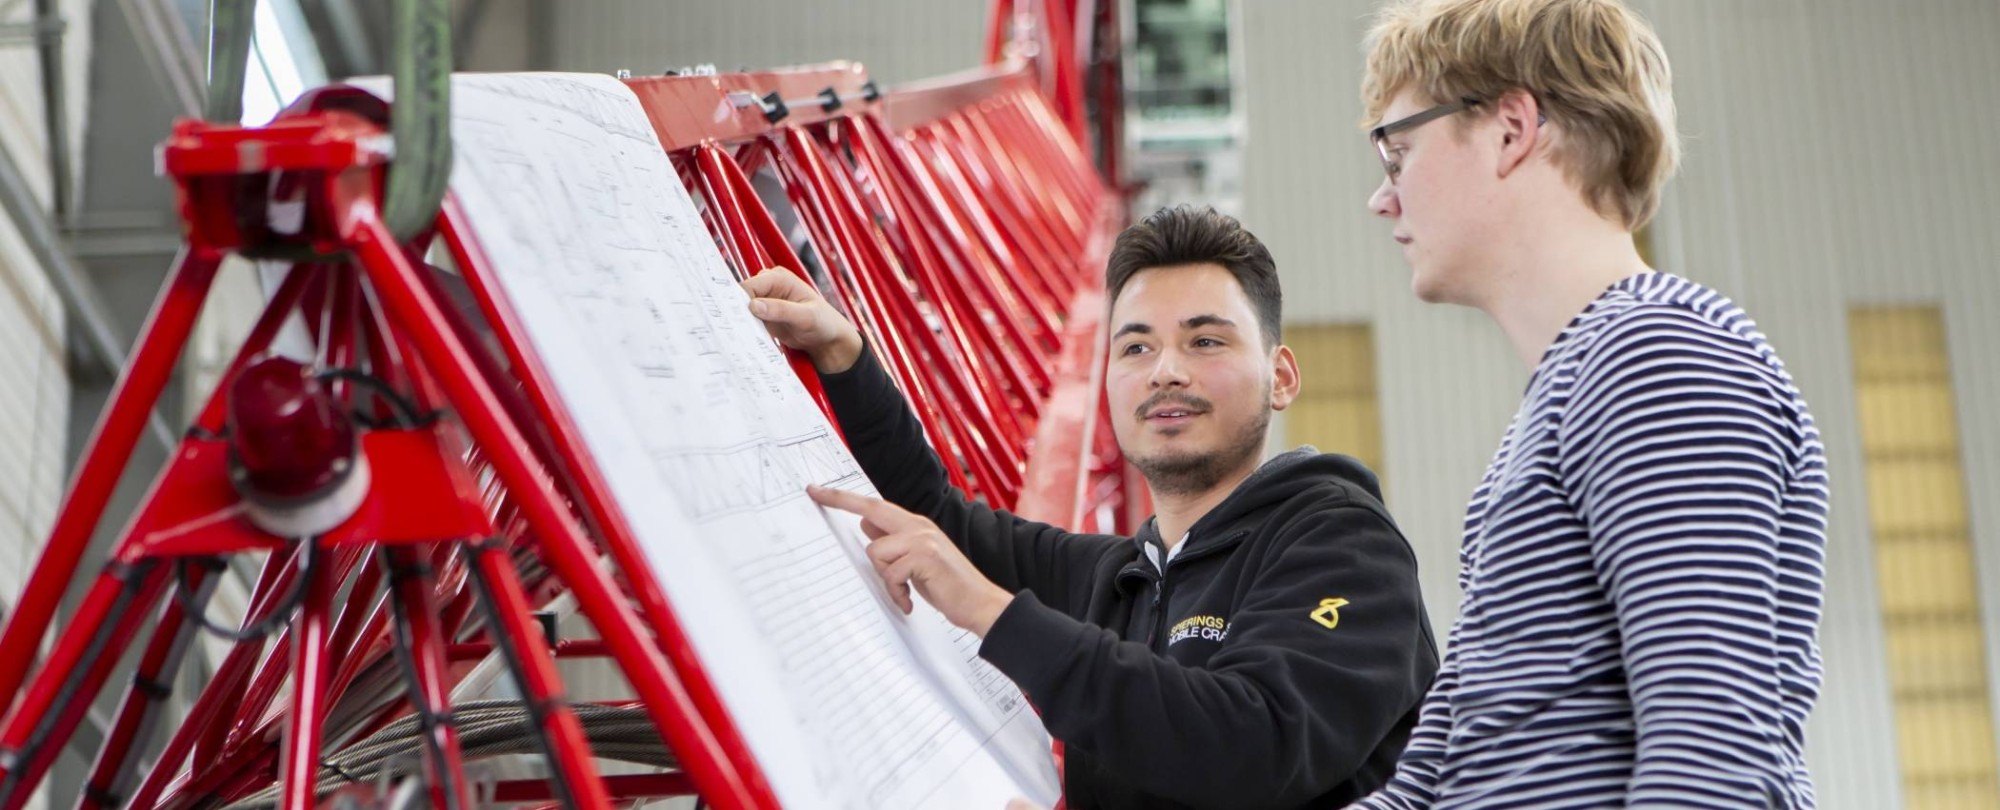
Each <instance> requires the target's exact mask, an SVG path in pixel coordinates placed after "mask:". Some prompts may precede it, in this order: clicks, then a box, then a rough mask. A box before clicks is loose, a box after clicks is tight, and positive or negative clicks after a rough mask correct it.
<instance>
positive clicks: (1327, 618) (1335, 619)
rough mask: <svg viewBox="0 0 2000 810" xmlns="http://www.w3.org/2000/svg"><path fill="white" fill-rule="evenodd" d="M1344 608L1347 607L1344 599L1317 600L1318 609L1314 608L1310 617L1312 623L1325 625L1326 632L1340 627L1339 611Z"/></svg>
mask: <svg viewBox="0 0 2000 810" xmlns="http://www.w3.org/2000/svg"><path fill="white" fill-rule="evenodd" d="M1344 607H1347V600H1345V599H1340V598H1337V597H1336V598H1333V599H1321V600H1319V607H1317V608H1314V609H1313V612H1312V613H1311V614H1310V615H1311V616H1312V620H1313V621H1316V622H1319V623H1320V624H1322V625H1325V626H1326V629H1328V630H1332V629H1333V628H1335V627H1338V626H1340V609H1341V608H1344Z"/></svg>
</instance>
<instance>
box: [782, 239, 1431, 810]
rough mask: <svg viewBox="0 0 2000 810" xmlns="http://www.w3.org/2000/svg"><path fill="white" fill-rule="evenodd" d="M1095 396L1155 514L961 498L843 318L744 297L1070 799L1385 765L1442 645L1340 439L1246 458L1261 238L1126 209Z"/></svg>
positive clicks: (899, 564) (901, 596) (1113, 804)
mask: <svg viewBox="0 0 2000 810" xmlns="http://www.w3.org/2000/svg"><path fill="white" fill-rule="evenodd" d="M1108 282H1109V283H1108V288H1109V290H1108V291H1109V294H1110V298H1111V302H1112V303H1111V313H1110V319H1111V320H1110V324H1111V329H1112V335H1111V346H1110V360H1109V365H1108V368H1107V369H1106V379H1105V395H1106V397H1107V398H1108V400H1109V403H1110V407H1111V412H1112V414H1113V415H1114V423H1115V431H1116V435H1117V439H1118V445H1119V447H1120V448H1121V449H1122V450H1123V451H1124V453H1125V456H1126V457H1127V458H1129V459H1131V461H1132V462H1133V464H1134V465H1135V466H1137V467H1138V468H1139V470H1140V471H1141V472H1142V473H1144V474H1145V476H1146V480H1147V482H1148V483H1149V484H1150V485H1151V487H1152V491H1153V498H1154V502H1155V505H1156V506H1157V507H1158V510H1159V512H1158V514H1157V515H1156V516H1155V517H1154V518H1153V519H1151V520H1149V521H1147V523H1146V525H1145V526H1144V527H1143V528H1142V529H1141V530H1140V532H1139V535H1138V536H1137V537H1129V538H1128V537H1111V536H1102V535H1084V534H1071V533H1068V532H1065V531H1063V530H1061V529H1058V528H1056V527H1054V526H1049V525H1045V524H1041V523H1035V522H1032V521H1028V520H1023V519H1021V518H1019V517H1016V516H1014V515H1011V514H1009V513H1007V512H1006V511H1003V510H997V509H992V508H990V507H988V506H986V505H984V504H980V503H976V502H972V501H969V500H967V499H966V498H965V497H964V496H963V495H962V494H961V493H959V492H958V491H956V490H954V489H952V488H951V486H950V485H949V484H948V483H947V482H946V475H945V469H944V467H943V465H942V464H941V463H940V461H939V459H938V458H937V456H936V455H935V454H934V453H932V452H931V450H930V449H929V447H928V446H926V445H925V443H924V438H923V433H922V430H921V428H920V426H919V424H918V423H917V420H916V418H915V416H914V415H913V414H912V412H911V410H910V405H909V403H907V402H905V401H904V400H903V398H902V396H901V395H900V394H899V393H898V392H897V390H896V388H895V386H894V384H893V383H892V382H891V381H890V378H889V376H888V375H887V374H885V373H884V372H883V370H882V368H881V367H880V366H879V365H877V364H876V361H875V359H874V357H873V356H872V355H871V354H870V353H869V352H868V350H867V348H866V347H865V346H864V345H863V343H862V339H861V336H860V334H859V333H858V332H857V331H855V329H854V327H853V326H852V325H851V324H849V323H848V322H847V321H845V320H844V319H842V318H841V316H840V315H839V314H838V313H837V312H835V311H834V309H833V308H832V307H831V306H829V305H828V304H827V303H826V302H825V301H824V300H822V299H821V298H820V297H819V296H818V294H817V293H816V292H815V291H814V290H813V289H812V288H811V287H810V286H809V285H807V284H805V283H804V282H802V281H799V280H798V279H797V278H796V277H795V276H793V275H792V274H790V273H762V274H759V275H757V276H756V277H754V278H752V279H750V280H749V281H748V282H746V283H745V285H744V286H745V287H746V288H747V289H748V290H749V292H750V294H751V297H752V299H753V300H752V303H751V311H752V312H754V313H755V314H756V315H757V316H758V317H759V318H761V319H763V320H764V321H765V323H766V324H767V325H768V326H769V327H770V329H771V331H772V334H774V335H776V336H777V337H778V338H779V339H780V340H781V341H783V342H784V343H785V344H786V345H788V346H792V347H794V348H797V349H800V350H803V351H805V352H806V353H807V354H808V355H809V356H810V357H811V358H812V360H813V363H814V365H815V366H816V367H817V368H818V369H819V372H820V375H821V379H822V380H823V381H824V383H825V385H826V391H827V394H828V396H829V398H830V399H831V400H832V403H833V407H834V411H835V412H836V414H837V416H838V419H839V422H840V427H841V430H842V431H843V432H844V433H845V434H846V436H847V440H848V442H849V445H850V446H851V448H852V449H853V451H854V455H855V458H856V459H858V460H859V461H860V463H861V466H862V468H863V469H864V470H865V471H866V472H867V473H868V476H869V478H870V479H872V480H873V481H874V482H875V485H876V486H877V487H878V488H879V489H880V490H881V492H882V493H883V496H884V497H885V498H886V499H887V500H886V502H884V501H877V500H874V499H870V498H865V497H862V496H859V495H856V494H854V493H848V492H839V491H824V490H814V491H813V493H812V494H813V498H814V499H815V500H817V501H819V502H820V503H822V504H825V505H828V506H830V507H833V508H838V509H844V510H847V511H850V512H854V513H856V514H859V515H861V516H862V518H863V530H864V531H865V532H866V533H867V534H868V535H869V537H870V538H871V541H872V542H871V544H870V546H869V549H868V555H869V557H870V559H871V560H873V562H874V563H875V567H876V569H877V571H878V572H879V573H881V575H882V577H883V579H884V581H885V583H886V584H887V586H888V589H889V592H890V594H891V595H892V597H893V598H896V599H897V600H899V601H900V602H902V603H903V604H905V606H906V607H907V604H908V593H909V589H910V588H912V587H914V588H915V589H916V591H917V592H918V593H920V594H922V595H923V597H924V599H925V600H926V601H928V602H929V603H930V604H932V605H933V606H935V607H936V608H937V609H938V610H939V612H941V613H943V614H944V616H945V617H946V618H947V619H949V620H950V621H951V622H952V623H953V624H956V625H958V626H959V627H962V628H965V629H967V630H970V631H971V632H973V633H976V634H978V635H979V636H980V637H981V638H982V639H983V642H982V645H981V647H980V655H981V656H982V657H984V658H985V659H986V660H988V661H990V662H992V663H993V665H994V666H996V667H997V668H999V669H1000V670H1001V671H1002V672H1004V673H1006V674H1007V675H1008V677H1010V678H1012V679H1013V680H1014V682H1015V683H1017V684H1019V685H1020V686H1021V688H1022V689H1023V690H1024V691H1026V692H1027V694H1028V696H1029V698H1030V699H1031V700H1032V701H1033V702H1034V704H1035V706H1036V708H1037V709H1039V710H1040V712H1041V715H1042V720H1043V722H1044V723H1045V724H1046V725H1047V726H1048V728H1049V730H1050V732H1051V733H1053V734H1054V735H1055V736H1056V737H1057V738H1058V739H1060V740H1062V741H1063V742H1064V743H1065V749H1064V750H1065V756H1066V773H1065V785H1064V789H1065V795H1066V800H1067V803H1068V805H1069V806H1070V807H1073V808H1077V809H1078V810H1096V809H1098V808H1138V807H1147V808H1173V807H1229V808H1252V807H1299V806H1311V807H1324V806H1327V805H1329V804H1338V803H1342V802H1345V801H1349V800H1352V799H1355V798H1358V797H1360V796H1363V795H1365V794H1367V793H1368V792H1369V791H1372V790H1374V789H1375V788H1377V787H1379V786H1380V785H1382V784H1383V782H1384V781H1385V780H1386V779H1387V778H1388V776H1389V774H1390V772H1391V769H1392V767H1393V763H1394V761H1395V759H1396V757H1397V755H1398V753H1399V752H1400V751H1401V750H1402V748H1403V743H1404V739H1405V737H1406V736H1407V734H1408V732H1409V729H1410V727H1411V725H1412V724H1413V723H1414V722H1415V720H1416V714H1415V709H1416V705H1417V701H1418V699H1419V697H1420V696H1421V695H1422V694H1423V691H1424V689H1425V688H1426V687H1427V686H1428V685H1429V684H1430V681H1431V677H1432V675H1433V674H1434V672H1435V670H1436V667H1437V653H1436V648H1435V645H1434V644H1433V642H1432V639H1431V631H1430V622H1429V620H1428V619H1427V618H1426V617H1425V614H1424V608H1423V600H1422V597H1421V595H1420V593H1419V591H1418V586H1417V571H1416V560H1415V558H1414V556H1413V555H1412V553H1411V551H1410V548H1409V545H1408V543H1406V542H1405V541H1404V539H1403V537H1402V535H1401V534H1400V533H1399V532H1398V531H1397V529H1396V527H1395V524H1394V523H1393V522H1392V521H1391V520H1390V518H1389V514H1388V512H1387V511H1386V510H1385V509H1384V508H1383V506H1382V502H1381V495H1380V493H1379V491H1378V489H1377V486H1376V482H1375V476H1374V475H1373V474H1372V473H1370V472H1369V471H1368V470H1367V468H1365V467H1363V466H1362V465H1361V464H1359V463H1357V462H1355V461H1354V460H1353V459H1350V458H1347V457H1344V456H1337V455H1328V454H1321V453H1319V452H1317V451H1315V450H1313V449H1312V448H1301V449H1298V450H1294V451H1291V452H1289V453H1285V454H1283V455H1280V456H1278V457H1276V458H1274V459H1272V460H1271V461H1269V462H1264V463H1262V464H1260V461H1261V460H1262V458H1263V456H1264V443H1265V433H1266V430H1267V427H1268V425H1269V424H1270V418H1271V412H1272V411H1274V410H1279V409H1282V408H1284V407H1286V406H1287V405H1289V404H1290V403H1291V401H1292V399H1293V397H1294V396H1296V395H1297V393H1298V385H1299V373H1298V366H1297V365H1296V363H1294V361H1293V360H1292V354H1291V350H1289V349H1287V348H1285V347H1284V346H1282V345H1280V344H1279V342H1278V337H1279V316H1280V314H1281V299H1280V293H1279V289H1278V279H1277V272H1276V266H1275V264H1274V262H1273V261H1272V259H1271V255H1270V253H1269V251H1267V250H1265V248H1264V246H1263V244H1262V243H1260V242H1258V241H1257V239H1256V237H1254V236H1252V235H1251V234H1250V233H1249V232H1248V231H1246V230H1244V229H1243V228H1242V226H1241V225H1239V224H1238V223H1237V222H1236V220H1234V219H1232V218H1229V217H1226V216H1223V215H1221V214H1217V213H1215V212H1214V211H1212V210H1206V209H1203V210H1196V209H1191V208H1175V209H1168V210H1162V211H1160V212H1159V213H1156V214H1154V215H1153V216H1151V217H1148V218H1147V219H1146V221H1145V222H1143V223H1141V224H1139V225H1135V226H1133V227H1132V228H1130V229H1128V230H1126V231H1125V233H1124V234H1123V235H1121V236H1120V237H1119V239H1118V241H1117V244H1116V245H1115V246H1114V248H1113V250H1112V253H1111V257H1110V262H1109V275H1108Z"/></svg>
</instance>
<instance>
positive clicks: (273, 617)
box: [174, 537, 319, 642]
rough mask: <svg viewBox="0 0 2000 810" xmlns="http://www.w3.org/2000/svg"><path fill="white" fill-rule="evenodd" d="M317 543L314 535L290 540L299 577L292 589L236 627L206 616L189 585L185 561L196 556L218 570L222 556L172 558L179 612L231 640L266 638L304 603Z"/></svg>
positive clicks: (187, 561)
mask: <svg viewBox="0 0 2000 810" xmlns="http://www.w3.org/2000/svg"><path fill="white" fill-rule="evenodd" d="M317 545H319V543H318V538H316V537H306V538H300V539H295V540H292V541H291V543H290V545H289V546H288V547H287V548H288V550H292V551H296V552H298V557H299V562H298V568H299V574H298V578H297V579H294V580H293V581H292V587H291V589H290V590H287V591H286V592H285V596H284V598H283V599H280V600H278V602H277V604H275V605H273V606H272V607H271V610H270V612H268V613H265V614H264V618H262V619H258V620H257V621H256V622H254V623H252V624H251V625H249V626H248V627H244V628H242V629H240V630H239V629H235V628H230V627H225V626H223V625H219V624H216V623H215V622H214V621H213V620H211V619H209V618H208V612H207V607H206V606H204V605H198V604H195V602H194V595H193V593H192V591H193V588H191V587H189V585H188V563H189V562H191V561H192V560H194V559H199V560H201V561H202V563H203V564H204V565H206V566H208V568H209V570H211V571H219V570H222V567H223V566H222V560H221V558H218V557H200V558H189V557H182V558H180V559H178V560H175V561H174V578H175V583H174V584H175V587H174V601H175V602H176V603H178V604H179V605H180V606H181V612H182V613H185V614H187V617H188V619H189V620H190V621H193V622H194V623H195V626H197V627H200V628H201V629H202V630H205V631H207V632H209V633H212V634H215V635H217V636H221V637H222V638H225V639H228V640H230V641H234V642H244V641H256V640H258V639H262V638H266V637H268V636H270V635H271V634H272V633H274V632H277V630H278V629H279V628H281V627H283V626H284V625H285V623H286V622H289V621H291V618H292V613H293V612H294V611H296V610H298V609H299V605H301V604H304V602H305V600H306V580H307V579H308V578H310V577H311V576H312V567H313V550H314V547H315V546H317Z"/></svg>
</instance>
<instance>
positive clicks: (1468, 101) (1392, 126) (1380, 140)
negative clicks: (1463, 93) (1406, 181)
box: [1368, 97, 1479, 186]
mask: <svg viewBox="0 0 2000 810" xmlns="http://www.w3.org/2000/svg"><path fill="white" fill-rule="evenodd" d="M1478 104H1479V99H1476V98H1470V97H1467V98H1462V99H1459V100H1457V101H1454V102H1451V103H1450V104H1439V105H1437V106H1435V107H1432V108H1430V109H1428V110H1425V111H1423V112H1420V113H1417V114H1416V115H1412V116H1409V117H1407V118H1399V119H1396V120H1394V121H1390V122H1389V123H1386V124H1383V125H1381V126H1379V127H1376V128H1374V129H1373V130H1370V131H1369V133H1368V139H1369V140H1371V141H1374V142H1375V151H1376V153H1377V154H1380V155H1381V156H1382V171H1384V172H1386V173H1388V175H1389V185H1392V186H1393V185H1395V184H1396V177H1397V176H1399V175H1401V174H1402V173H1403V164H1402V163H1401V162H1400V161H1399V160H1398V159H1397V158H1396V156H1395V155H1391V154H1389V136H1391V135H1394V134H1396V133H1398V132H1407V131H1409V130H1412V129H1416V128H1417V127H1420V126H1423V125H1424V124H1428V123H1430V122H1432V121H1435V120H1437V119H1439V118H1443V117H1445V116H1447V115H1451V114H1452V113H1455V112H1459V111H1461V110H1465V109H1467V108H1470V107H1473V106H1476V105H1478Z"/></svg>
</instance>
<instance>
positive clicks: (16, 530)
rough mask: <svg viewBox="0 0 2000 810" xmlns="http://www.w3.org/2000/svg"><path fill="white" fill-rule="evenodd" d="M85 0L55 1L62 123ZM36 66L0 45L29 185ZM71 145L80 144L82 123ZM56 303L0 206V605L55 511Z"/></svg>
mask: <svg viewBox="0 0 2000 810" xmlns="http://www.w3.org/2000/svg"><path fill="white" fill-rule="evenodd" d="M89 6H90V4H89V3H88V2H85V1H84V0H71V2H65V3H63V4H62V12H63V14H64V15H65V17H66V18H67V20H68V30H67V32H66V34H65V43H66V45H67V47H66V48H65V55H66V56H67V57H68V58H67V60H66V61H67V63H68V70H69V71H70V72H69V82H68V87H69V93H70V97H69V98H70V101H71V102H73V103H72V104H71V111H72V114H71V118H70V120H71V121H72V122H80V121H81V120H82V114H81V112H82V110H83V102H84V93H83V87H84V86H85V84H84V69H85V67H86V63H87V59H86V57H87V55H88V53H89V42H90V14H89ZM5 9H6V10H5V14H4V15H0V23H26V22H28V21H30V20H32V19H33V14H34V6H33V5H32V4H28V3H15V4H8V5H6V6H5ZM43 121H44V113H43V107H42V88H41V69H40V67H39V64H38V62H37V59H36V52H35V49H34V47H33V46H32V43H30V42H22V43H18V44H15V43H10V44H8V45H7V46H6V47H0V150H4V151H5V153H6V155H7V156H8V157H9V158H11V159H12V160H13V161H14V163H15V165H17V166H19V167H20V169H21V171H22V172H23V174H25V175H26V176H27V179H28V182H29V183H30V184H31V185H32V186H34V188H35V190H36V192H37V194H38V195H39V196H40V197H41V198H42V199H43V200H47V199H48V194H49V189H50V182H49V181H50V177H49V164H48V145H47V133H46V130H44V129H43ZM70 131H71V133H72V134H73V135H74V136H75V140H74V141H73V142H72V154H75V153H76V151H77V149H76V147H78V146H80V144H81V143H82V140H81V135H82V132H83V129H82V127H80V126H75V125H74V124H73V125H72V126H71V128H70ZM65 337H66V336H65V327H64V318H63V308H62V303H61V301H60V299H58V298H57V297H56V293H55V289H54V288H53V287H51V286H50V284H49V281H48V278H47V276H46V274H45V271H44V270H43V269H42V267H41V265H39V264H37V263H36V262H35V260H34V257H33V255H32V254H30V253H29V251H28V246H27V244H26V243H25V242H23V241H22V236H21V234H20V232H19V231H18V230H17V229H16V228H15V227H14V223H13V221H12V220H11V219H9V218H7V217H6V216H4V215H0V347H5V351H0V604H5V605H12V603H13V601H14V599H15V598H16V597H17V595H18V594H19V593H20V591H21V587H22V586H23V585H24V584H25V583H26V581H27V575H28V569H29V568H31V567H32V566H33V565H34V561H35V558H36V556H37V553H36V550H37V549H38V548H40V546H41V542H42V540H43V539H44V538H45V537H46V536H47V534H48V530H49V526H50V524H51V523H53V522H54V520H55V509H56V502H57V499H58V498H59V497H60V496H61V490H62V485H63V479H64V476H65V471H66V469H67V466H66V463H65V460H64V457H63V456H64V448H65V444H64V440H65V435H66V434H65V431H66V429H67V427H68V424H69V388H70V385H69V372H68V369H67V368H66V366H65V350H64V345H65V344H64V341H65Z"/></svg>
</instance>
